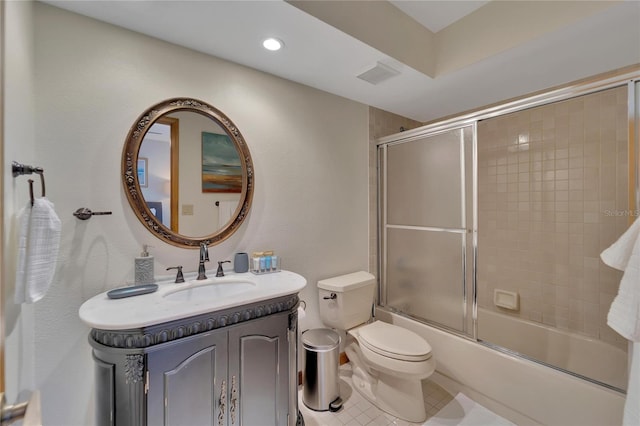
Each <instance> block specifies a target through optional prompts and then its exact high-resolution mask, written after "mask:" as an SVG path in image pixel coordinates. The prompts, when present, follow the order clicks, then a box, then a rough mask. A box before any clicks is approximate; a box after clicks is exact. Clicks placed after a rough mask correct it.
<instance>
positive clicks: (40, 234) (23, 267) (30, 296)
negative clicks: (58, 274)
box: [15, 197, 61, 304]
mask: <svg viewBox="0 0 640 426" xmlns="http://www.w3.org/2000/svg"><path fill="white" fill-rule="evenodd" d="M19 217H20V218H19V226H20V229H19V235H18V265H17V271H16V294H15V302H16V303H18V304H20V303H34V302H37V301H38V300H40V299H42V297H43V296H44V295H45V293H46V292H47V290H48V289H49V286H50V285H51V282H52V281H53V275H54V273H55V269H56V261H57V258H58V250H59V248H60V228H61V223H60V219H59V218H58V215H56V212H55V210H54V206H53V203H51V201H49V200H47V199H46V198H44V197H43V198H38V199H36V200H34V203H33V206H31V202H29V203H28V204H27V206H26V207H25V208H24V209H22V210H21V211H20V213H19Z"/></svg>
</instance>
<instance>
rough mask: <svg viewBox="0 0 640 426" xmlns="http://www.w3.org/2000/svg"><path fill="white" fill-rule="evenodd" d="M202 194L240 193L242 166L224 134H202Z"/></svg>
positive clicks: (231, 144) (235, 151)
mask: <svg viewBox="0 0 640 426" xmlns="http://www.w3.org/2000/svg"><path fill="white" fill-rule="evenodd" d="M202 192H242V166H241V163H240V155H239V154H238V151H237V150H236V147H235V145H234V144H233V142H232V141H231V139H230V138H229V136H227V135H226V134H225V135H223V134H218V133H210V132H202Z"/></svg>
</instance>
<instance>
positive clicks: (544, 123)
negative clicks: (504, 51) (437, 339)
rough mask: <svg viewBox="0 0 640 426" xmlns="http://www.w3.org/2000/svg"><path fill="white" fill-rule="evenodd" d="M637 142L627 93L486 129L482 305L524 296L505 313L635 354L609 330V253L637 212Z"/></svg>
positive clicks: (482, 126) (546, 109)
mask: <svg viewBox="0 0 640 426" xmlns="http://www.w3.org/2000/svg"><path fill="white" fill-rule="evenodd" d="M627 139H628V135H627V88H626V86H625V87H620V88H616V89H610V90H607V91H603V92H598V93H594V94H590V95H586V96H582V97H578V98H574V99H571V100H567V101H563V102H558V103H554V104H550V105H546V106H541V107H537V108H533V109H529V110H525V111H521V112H517V113H513V114H508V115H504V116H501V117H497V118H492V119H488V120H484V121H481V122H480V123H479V124H478V151H479V152H478V203H479V207H478V246H479V254H478V256H479V260H478V263H479V269H478V293H479V295H478V303H479V305H480V306H481V307H485V308H488V309H492V310H500V309H498V308H496V307H495V306H494V304H493V292H494V289H496V288H499V289H504V290H509V291H515V292H517V293H519V295H520V305H521V306H520V310H519V311H518V312H511V311H505V310H502V311H503V312H505V313H508V314H510V315H515V316H518V317H521V318H524V319H527V320H530V321H535V322H539V323H544V324H547V325H550V326H554V327H558V328H560V329H563V330H569V331H572V332H576V333H579V334H582V335H585V336H588V337H592V338H596V339H601V340H604V341H607V342H611V343H615V344H617V345H618V346H620V347H621V348H626V341H625V340H624V339H622V338H621V337H620V336H619V335H618V334H617V333H615V332H614V331H613V330H611V329H610V328H609V327H608V326H607V325H606V316H607V312H608V310H609V306H610V305H611V302H612V301H613V298H614V297H615V295H616V294H617V290H618V284H619V282H620V278H621V273H619V272H618V271H614V270H613V269H611V268H609V267H607V266H605V265H604V264H603V263H602V261H601V260H600V256H599V255H600V252H602V250H604V249H605V248H607V247H608V246H609V245H611V244H612V243H613V242H614V241H615V240H616V239H617V237H618V236H620V235H621V234H622V233H623V232H624V231H625V230H626V228H627V227H628V224H629V215H630V214H631V215H632V214H634V212H632V211H630V210H629V200H628V194H629V192H628V189H629V168H628V142H627ZM635 214H637V213H635ZM481 332H482V330H481V329H480V333H481Z"/></svg>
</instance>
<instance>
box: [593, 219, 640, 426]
mask: <svg viewBox="0 0 640 426" xmlns="http://www.w3.org/2000/svg"><path fill="white" fill-rule="evenodd" d="M600 257H601V258H602V261H603V262H604V263H606V264H607V265H609V266H611V267H612V268H616V269H619V270H621V271H624V274H623V275H622V280H621V281H620V287H619V289H618V295H617V296H616V297H615V299H614V300H613V303H612V304H611V308H610V309H609V315H608V316H607V324H609V327H611V328H613V329H614V330H615V331H617V332H618V333H619V334H620V335H621V336H623V337H625V338H626V339H628V340H630V341H631V342H632V343H631V344H630V345H629V359H630V362H629V382H628V385H627V397H626V399H625V403H624V415H623V419H622V424H623V425H624V426H632V425H633V426H637V425H639V424H640V219H637V220H636V221H635V222H634V223H633V224H632V225H631V226H630V227H629V229H628V230H627V231H626V232H625V233H624V234H623V235H622V236H621V237H620V238H619V239H618V241H616V242H615V243H613V244H612V245H611V246H610V247H609V248H608V249H606V250H605V251H603V252H602V253H601V254H600Z"/></svg>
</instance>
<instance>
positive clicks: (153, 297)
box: [79, 271, 307, 330]
mask: <svg viewBox="0 0 640 426" xmlns="http://www.w3.org/2000/svg"><path fill="white" fill-rule="evenodd" d="M212 274H213V275H215V272H212ZM192 276H193V278H195V273H193V274H192ZM193 278H192V279H189V278H187V279H188V281H187V282H186V283H182V284H175V283H174V282H173V279H174V277H173V276H167V277H166V278H164V279H161V280H159V281H158V282H157V284H158V290H157V291H155V292H153V293H148V294H142V295H138V296H133V297H125V298H122V299H110V298H109V297H108V296H107V292H106V291H105V292H103V293H100V294H98V295H96V296H94V297H92V298H91V299H89V300H87V301H86V302H84V303H83V304H82V306H81V307H80V311H79V314H80V319H81V320H82V321H83V322H84V323H85V324H87V325H88V326H89V327H92V328H98V329H102V330H128V329H133V328H139V327H147V326H151V325H154V324H162V323H165V322H168V321H173V320H178V319H181V318H187V317H191V316H195V315H200V314H204V313H209V312H215V311H219V310H223V309H230V308H234V307H236V306H242V305H247V304H250V303H257V302H260V301H263V300H269V299H273V298H276V297H280V296H286V295H290V294H296V293H298V292H299V291H300V290H302V289H303V288H304V286H305V285H306V284H307V280H305V279H304V277H302V276H300V275H298V274H296V273H294V272H291V271H281V272H276V273H273V274H264V275H254V274H252V273H250V272H246V273H242V274H236V273H229V274H227V275H226V276H224V277H220V278H216V277H212V276H211V275H210V278H207V279H206V280H201V281H198V280H196V279H193Z"/></svg>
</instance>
